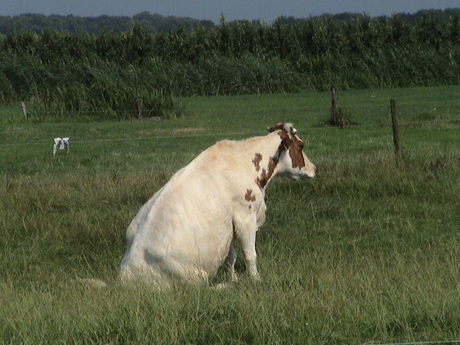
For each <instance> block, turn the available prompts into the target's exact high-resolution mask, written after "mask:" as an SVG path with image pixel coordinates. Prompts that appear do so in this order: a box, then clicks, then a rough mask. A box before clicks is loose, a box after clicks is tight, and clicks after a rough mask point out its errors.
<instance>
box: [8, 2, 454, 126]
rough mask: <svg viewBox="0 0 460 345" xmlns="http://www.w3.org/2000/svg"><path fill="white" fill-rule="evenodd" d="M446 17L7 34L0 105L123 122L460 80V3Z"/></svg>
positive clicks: (42, 114) (42, 113)
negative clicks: (254, 97) (200, 98)
mask: <svg viewBox="0 0 460 345" xmlns="http://www.w3.org/2000/svg"><path fill="white" fill-rule="evenodd" d="M442 13H448V14H449V16H447V17H445V16H441V15H440V14H439V13H438V12H426V13H423V15H420V16H417V17H415V19H414V20H413V21H409V20H407V18H405V17H404V16H401V15H394V16H392V17H390V18H387V17H385V18H370V17H368V16H366V15H350V16H348V17H347V18H346V19H340V17H338V18H334V17H328V16H326V17H319V18H309V19H305V20H294V19H289V18H279V19H278V20H276V21H275V22H274V23H273V24H266V23H261V22H259V21H254V22H247V21H236V22H227V21H226V20H225V18H223V17H222V20H221V22H220V24H219V25H217V26H211V27H206V26H204V25H197V26H196V27H194V28H191V29H189V30H185V29H178V30H174V31H168V32H154V33H152V32H150V31H148V30H147V29H145V28H144V27H143V26H142V25H141V24H140V23H137V24H136V25H134V26H132V27H131V28H130V29H129V30H126V31H123V32H122V33H114V32H107V31H103V32H100V33H97V34H83V33H68V32H64V33H63V32H57V31H44V32H41V33H34V32H31V31H25V32H19V33H9V34H7V35H5V36H1V37H0V102H1V103H10V102H18V101H25V102H32V103H33V102H36V103H39V104H40V107H38V108H36V109H35V108H34V109H33V111H31V115H32V116H35V117H36V118H38V119H43V118H44V117H62V116H71V117H74V118H75V117H77V118H78V117H81V118H84V119H88V118H91V117H93V118H94V117H96V116H97V117H99V119H100V118H105V119H126V118H136V117H152V116H160V117H168V116H176V115H177V114H181V113H183V112H184V109H183V107H182V106H181V104H178V103H177V102H176V98H177V97H188V96H197V95H242V94H267V93H284V92H301V91H312V90H316V91H321V90H329V89H330V88H331V86H334V87H335V88H337V90H348V89H366V88H374V89H380V88H394V87H413V86H439V85H458V84H459V82H460V19H459V18H460V17H459V11H455V10H451V11H448V12H442ZM140 104H142V109H143V111H139V108H140Z"/></svg>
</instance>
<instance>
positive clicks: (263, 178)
mask: <svg viewBox="0 0 460 345" xmlns="http://www.w3.org/2000/svg"><path fill="white" fill-rule="evenodd" d="M277 164H278V162H277V161H275V160H274V159H273V157H270V161H269V162H268V171H267V170H266V169H265V168H263V169H262V174H260V177H258V178H257V179H256V183H257V185H258V186H259V188H260V189H263V188H265V186H266V185H267V183H268V180H270V178H271V177H272V176H273V173H274V172H275V168H276V165H277Z"/></svg>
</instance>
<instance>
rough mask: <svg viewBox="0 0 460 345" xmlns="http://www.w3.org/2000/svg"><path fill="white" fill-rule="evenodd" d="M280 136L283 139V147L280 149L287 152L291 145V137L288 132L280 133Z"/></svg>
mask: <svg viewBox="0 0 460 345" xmlns="http://www.w3.org/2000/svg"><path fill="white" fill-rule="evenodd" d="M279 136H280V138H281V145H280V147H281V148H282V149H284V150H287V149H288V147H289V146H290V145H291V142H292V140H291V136H290V135H289V134H287V133H286V132H284V131H283V132H279Z"/></svg>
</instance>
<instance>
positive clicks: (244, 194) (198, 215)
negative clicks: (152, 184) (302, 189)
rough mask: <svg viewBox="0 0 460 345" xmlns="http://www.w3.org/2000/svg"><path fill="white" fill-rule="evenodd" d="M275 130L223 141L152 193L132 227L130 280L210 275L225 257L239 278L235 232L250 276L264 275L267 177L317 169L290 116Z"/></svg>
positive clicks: (126, 268) (126, 261)
mask: <svg viewBox="0 0 460 345" xmlns="http://www.w3.org/2000/svg"><path fill="white" fill-rule="evenodd" d="M268 130H269V132H271V133H269V134H268V135H266V136H262V137H256V138H251V139H247V140H242V141H229V140H224V141H220V142H218V143H216V144H215V145H214V146H211V147H210V148H208V149H207V150H205V151H203V152H202V153H201V154H200V155H199V156H198V157H196V158H195V159H194V160H193V161H192V162H191V163H190V164H188V165H187V166H186V167H185V168H183V169H181V170H179V171H178V172H177V173H176V174H175V175H174V176H173V177H172V178H171V179H170V180H169V182H168V183H166V184H165V185H164V186H163V188H161V189H160V190H159V191H158V192H157V193H156V194H155V195H154V196H153V197H152V198H151V199H150V200H149V201H147V203H146V204H145V205H144V206H143V207H142V208H141V209H140V211H139V213H138V214H137V215H136V217H135V218H134V219H133V221H132V222H131V224H130V225H129V227H128V230H127V233H126V237H127V242H128V245H127V250H126V253H125V256H124V258H123V261H122V262H121V265H120V278H121V279H122V280H123V281H127V280H132V279H142V280H144V281H147V282H148V283H151V284H153V285H155V286H157V287H165V286H170V285H171V283H173V282H174V281H179V282H182V283H191V284H197V283H208V282H209V280H210V279H211V278H212V277H213V276H214V275H215V274H216V272H217V270H218V269H219V267H220V266H221V265H222V264H223V263H225V265H226V266H227V268H228V269H229V274H230V279H231V280H236V279H237V276H236V273H235V270H234V264H235V261H236V252H235V249H234V247H233V245H232V242H233V240H234V239H237V240H238V241H239V243H240V244H241V248H242V251H243V254H244V258H245V261H246V265H247V269H248V272H249V274H250V276H251V277H253V278H254V279H256V280H257V279H260V277H259V273H258V271H257V266H256V256H257V255H256V247H255V243H256V232H257V229H258V228H259V227H260V226H262V224H263V223H264V221H265V210H266V206H265V202H264V195H265V188H266V187H267V184H268V183H269V182H270V180H271V179H272V178H273V177H275V176H284V177H286V178H288V179H294V180H297V179H300V178H305V177H314V176H315V169H316V168H315V166H314V165H313V164H312V163H311V162H310V161H309V160H308V158H307V156H306V155H305V153H303V151H302V149H303V146H304V144H303V142H302V140H300V139H299V137H298V136H297V135H296V130H295V129H294V128H293V126H292V125H291V124H289V123H285V124H278V125H276V126H273V127H270V128H268Z"/></svg>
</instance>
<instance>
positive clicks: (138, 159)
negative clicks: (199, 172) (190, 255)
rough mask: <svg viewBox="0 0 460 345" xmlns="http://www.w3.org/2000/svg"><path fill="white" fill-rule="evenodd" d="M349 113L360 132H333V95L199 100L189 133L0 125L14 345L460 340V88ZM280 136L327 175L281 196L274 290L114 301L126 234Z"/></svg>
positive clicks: (274, 198) (380, 101)
mask: <svg viewBox="0 0 460 345" xmlns="http://www.w3.org/2000/svg"><path fill="white" fill-rule="evenodd" d="M339 97H340V105H341V106H343V107H346V109H347V110H348V111H349V112H350V114H351V117H352V120H353V122H354V123H355V125H354V126H351V127H347V128H345V129H337V128H330V127H327V126H324V124H323V123H324V121H325V120H326V119H327V117H328V114H329V107H330V100H329V94H328V93H308V94H283V95H260V96H240V97H215V98H202V97H196V98H191V99H185V100H184V102H185V104H186V108H187V110H188V111H189V113H190V114H189V115H188V116H186V117H183V118H179V119H172V120H165V121H147V120H146V121H131V122H93V123H82V122H65V121H62V120H61V121H59V122H57V121H51V120H48V121H44V122H34V121H31V120H25V119H24V118H23V115H22V113H21V108H20V106H17V105H12V106H4V107H0V131H1V137H0V200H1V201H0V238H1V241H0V306H1V307H0V344H34V345H35V344H365V343H367V344H377V343H391V342H410V341H427V340H438V341H441V340H454V339H460V298H459V296H460V260H459V258H460V231H459V230H460V212H459V211H460V178H459V176H460V87H437V88H417V89H397V90H359V91H349V92H343V93H339ZM390 98H394V99H396V102H397V105H398V115H399V118H400V121H401V128H400V136H401V145H402V150H403V151H402V152H403V162H400V163H397V162H396V160H395V157H394V155H393V139H392V134H391V125H390V115H389V99H390ZM281 121H291V122H293V123H294V125H295V126H296V127H297V129H298V130H299V134H300V135H301V136H302V137H303V138H304V139H305V140H306V142H307V145H306V149H305V151H306V153H307V155H308V156H309V158H310V160H311V161H312V162H313V163H315V164H316V165H317V167H318V174H317V177H316V178H315V179H311V180H308V181H302V182H292V183H288V182H285V181H281V180H280V181H278V180H275V181H273V182H272V183H271V184H270V186H269V187H268V190H267V196H266V203H267V207H268V210H267V221H266V224H265V226H264V227H263V228H262V229H261V230H260V231H259V233H258V242H257V250H258V253H259V270H260V273H261V275H262V278H263V282H261V283H257V284H255V283H252V282H251V281H250V280H249V279H248V278H246V277H245V267H244V262H243V261H242V259H241V258H240V259H239V260H238V262H237V270H238V272H239V274H240V277H241V282H240V284H239V285H238V286H235V287H231V288H228V289H225V290H219V291H216V290H212V289H206V288H181V287H177V288H176V289H173V290H172V291H167V292H161V293H160V292H156V291H152V290H149V289H148V288H138V289H134V288H127V287H121V286H119V285H117V284H116V274H117V267H118V265H119V263H120V260H121V258H122V255H123V252H124V249H125V240H124V232H125V229H126V227H127V226H128V224H129V223H130V221H131V219H132V218H133V217H134V215H135V214H136V212H137V211H138V209H139V208H140V206H141V205H142V204H143V203H144V202H145V201H146V200H147V199H148V198H149V197H150V196H151V195H152V194H153V193H154V192H155V191H156V190H157V189H158V188H160V187H161V186H162V185H163V184H164V183H165V182H166V181H167V180H168V178H169V177H170V176H171V175H172V174H173V173H174V172H175V171H176V170H177V169H179V168H180V167H182V166H184V165H185V164H187V163H188V162H189V161H191V160H192V159H193V158H194V157H195V156H196V155H197V154H198V153H200V152H201V151H202V150H203V149H205V148H206V147H208V146H210V145H212V144H213V143H215V142H216V141H218V140H221V139H224V138H228V139H242V138H247V137H250V136H256V135H264V133H265V128H266V127H267V126H269V125H273V124H275V123H277V122H281ZM57 136H69V137H70V138H71V146H70V149H71V152H70V154H65V153H63V152H58V154H57V155H56V156H55V157H53V156H52V139H53V138H54V137H57ZM80 277H85V278H100V279H104V280H106V281H108V282H109V283H110V287H109V288H106V289H94V290H90V289H87V288H85V287H83V286H81V285H79V284H78V283H77V282H76V279H77V278H80ZM222 279H224V277H223V275H219V276H218V277H217V278H216V281H220V280H222Z"/></svg>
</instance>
